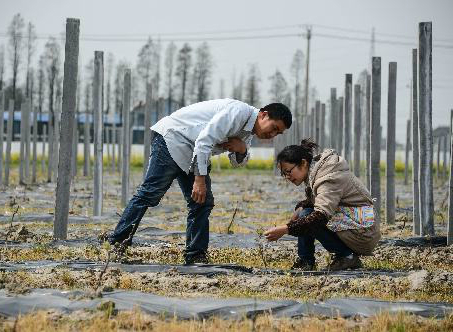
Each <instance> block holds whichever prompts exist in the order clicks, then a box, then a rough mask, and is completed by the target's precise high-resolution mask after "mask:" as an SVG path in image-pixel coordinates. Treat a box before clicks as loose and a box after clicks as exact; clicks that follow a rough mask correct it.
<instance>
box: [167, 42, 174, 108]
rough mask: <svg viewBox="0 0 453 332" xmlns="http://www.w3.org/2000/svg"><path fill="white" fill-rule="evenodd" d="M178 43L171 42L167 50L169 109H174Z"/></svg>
mask: <svg viewBox="0 0 453 332" xmlns="http://www.w3.org/2000/svg"><path fill="white" fill-rule="evenodd" d="M175 53H176V45H175V44H174V43H173V42H171V43H170V44H168V47H167V50H166V51H165V85H166V87H167V98H168V99H167V102H168V111H169V112H171V111H172V100H173V73H174V64H175Z"/></svg>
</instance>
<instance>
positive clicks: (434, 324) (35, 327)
mask: <svg viewBox="0 0 453 332" xmlns="http://www.w3.org/2000/svg"><path fill="white" fill-rule="evenodd" d="M0 328H2V330H3V331H5V332H12V331H21V332H28V331H33V332H40V331H86V332H91V331H96V332H97V331H103V332H111V331H112V332H113V331H168V332H180V331H181V332H191V331H227V330H228V331H238V332H239V331H282V332H283V331H285V332H286V331H295V330H297V331H307V332H321V331H333V332H337V331H363V332H365V331H370V332H383V331H416V332H418V331H420V332H422V331H429V332H436V331H451V330H452V329H453V316H449V317H446V318H444V319H425V318H420V317H415V316H412V315H408V314H402V313H398V314H393V315H390V314H380V315H377V316H374V317H371V318H360V317H357V318H355V319H353V320H350V319H342V318H333V319H332V318H330V319H323V318H315V317H307V318H300V319H285V318H274V317H272V316H271V315H262V316H259V317H257V318H256V319H250V318H244V319H240V320H231V319H227V320H224V319H219V318H211V319H207V320H178V319H176V318H166V319H165V318H163V317H157V316H150V315H147V314H144V313H142V312H140V311H138V310H134V311H132V312H121V313H118V314H116V315H112V314H111V313H106V312H105V311H101V312H96V313H87V312H83V313H78V314H75V313H74V314H72V315H70V316H69V317H68V316H61V315H59V314H57V313H46V312H38V313H33V314H29V315H25V316H20V317H19V318H18V319H17V320H3V321H1V322H0Z"/></svg>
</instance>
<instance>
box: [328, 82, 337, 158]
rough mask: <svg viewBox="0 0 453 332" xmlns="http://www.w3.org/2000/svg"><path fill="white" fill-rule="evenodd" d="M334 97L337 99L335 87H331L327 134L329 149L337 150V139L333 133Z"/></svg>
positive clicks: (334, 129)
mask: <svg viewBox="0 0 453 332" xmlns="http://www.w3.org/2000/svg"><path fill="white" fill-rule="evenodd" d="M336 99H337V89H336V88H331V89H330V116H329V119H330V121H329V136H330V143H329V147H330V148H331V149H335V150H338V148H337V140H336V137H335V135H334V133H335V132H336V131H337V124H338V121H337V109H336V105H335V104H336Z"/></svg>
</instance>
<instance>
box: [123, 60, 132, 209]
mask: <svg viewBox="0 0 453 332" xmlns="http://www.w3.org/2000/svg"><path fill="white" fill-rule="evenodd" d="M130 109H131V70H130V69H126V70H125V72H124V88H123V133H122V138H123V144H122V145H123V147H122V150H123V158H122V167H121V185H122V186H121V204H122V205H123V206H126V204H127V201H128V199H129V159H130V135H129V132H130V127H129V113H130Z"/></svg>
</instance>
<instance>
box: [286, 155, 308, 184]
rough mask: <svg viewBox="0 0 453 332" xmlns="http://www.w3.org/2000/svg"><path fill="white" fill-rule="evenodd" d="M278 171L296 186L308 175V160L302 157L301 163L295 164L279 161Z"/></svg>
mask: <svg viewBox="0 0 453 332" xmlns="http://www.w3.org/2000/svg"><path fill="white" fill-rule="evenodd" d="M280 171H281V174H282V176H283V177H284V178H285V179H287V180H288V181H290V182H292V183H293V184H295V185H296V186H299V185H300V184H301V183H302V182H304V181H305V180H306V179H307V177H308V171H309V168H308V162H307V161H306V160H305V159H302V163H301V164H300V165H296V164H292V163H288V162H286V161H282V162H281V163H280Z"/></svg>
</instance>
